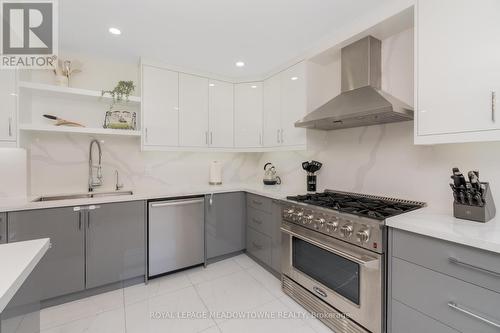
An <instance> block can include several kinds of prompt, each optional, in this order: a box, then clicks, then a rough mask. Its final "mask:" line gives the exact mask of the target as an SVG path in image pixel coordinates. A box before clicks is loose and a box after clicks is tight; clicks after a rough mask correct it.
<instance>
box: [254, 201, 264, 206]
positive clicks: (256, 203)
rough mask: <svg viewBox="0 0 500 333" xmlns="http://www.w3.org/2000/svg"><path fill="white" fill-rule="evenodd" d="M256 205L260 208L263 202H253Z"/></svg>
mask: <svg viewBox="0 0 500 333" xmlns="http://www.w3.org/2000/svg"><path fill="white" fill-rule="evenodd" d="M252 202H253V204H254V205H257V206H260V205H262V201H257V200H252Z"/></svg>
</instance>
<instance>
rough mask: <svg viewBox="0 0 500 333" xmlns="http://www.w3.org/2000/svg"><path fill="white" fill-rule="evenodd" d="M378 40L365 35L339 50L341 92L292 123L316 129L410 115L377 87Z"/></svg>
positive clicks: (409, 109)
mask: <svg viewBox="0 0 500 333" xmlns="http://www.w3.org/2000/svg"><path fill="white" fill-rule="evenodd" d="M381 54H382V42H381V41H380V40H378V39H376V38H374V37H372V36H368V37H365V38H363V39H361V40H359V41H357V42H354V43H352V44H350V45H348V46H346V47H344V48H342V50H341V55H340V56H341V66H342V70H341V72H342V73H341V75H342V80H341V93H340V95H338V96H337V97H335V98H333V99H332V100H330V101H329V102H327V103H326V104H324V105H323V106H321V107H319V108H318V109H316V110H314V111H312V112H311V113H309V114H307V115H306V116H305V117H304V118H303V119H302V120H299V121H298V122H296V123H295V127H304V128H312V129H320V130H334V129H341V128H350V127H360V126H369V125H376V124H385V123H393V122H399V121H407V120H412V119H413V108H412V107H411V106H409V105H407V104H406V103H404V102H402V101H400V100H398V99H397V98H395V97H394V96H391V95H389V94H387V93H385V92H383V91H381V76H382V73H381V72H382V70H381V67H382V60H381Z"/></svg>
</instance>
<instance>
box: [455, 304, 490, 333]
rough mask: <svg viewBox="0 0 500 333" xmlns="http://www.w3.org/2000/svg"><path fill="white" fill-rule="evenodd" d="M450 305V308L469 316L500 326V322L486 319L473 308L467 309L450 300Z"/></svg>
mask: <svg viewBox="0 0 500 333" xmlns="http://www.w3.org/2000/svg"><path fill="white" fill-rule="evenodd" d="M448 306H449V307H450V308H452V309H453V310H456V311H458V312H461V313H463V314H465V315H468V316H471V317H473V318H476V319H478V320H480V321H482V322H484V323H486V324H488V325H491V326H493V327H496V328H500V324H499V323H495V322H494V321H492V320H489V319H486V318H484V317H483V316H480V315H478V314H475V313H474V312H472V311H471V310H469V309H466V308H465V307H462V306H460V305H458V304H457V303H455V302H448Z"/></svg>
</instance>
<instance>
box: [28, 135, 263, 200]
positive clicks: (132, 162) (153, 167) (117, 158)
mask: <svg viewBox="0 0 500 333" xmlns="http://www.w3.org/2000/svg"><path fill="white" fill-rule="evenodd" d="M91 139H92V137H90V136H86V135H82V136H72V135H61V134H48V133H40V134H36V135H35V136H34V137H32V138H31V140H29V147H28V148H29V149H28V160H29V163H28V165H29V171H28V174H29V178H30V184H31V186H30V188H31V194H32V195H39V194H57V193H71V192H82V191H86V190H87V181H88V159H89V144H90V140H91ZM100 139H102V141H101V143H102V149H103V157H102V165H103V176H104V184H103V186H102V187H101V188H100V189H99V190H114V186H115V174H114V172H115V170H118V172H119V174H120V182H121V183H123V184H124V186H125V188H132V189H135V190H140V191H145V190H148V191H155V190H160V189H162V188H166V187H167V188H168V187H182V186H196V185H206V184H207V183H208V179H209V166H210V162H211V161H213V160H218V161H220V162H221V163H222V165H223V173H222V174H223V182H225V183H242V182H248V181H252V182H253V181H254V180H255V179H257V178H258V174H259V170H260V167H258V165H257V163H258V162H259V155H258V154H242V153H187V152H179V153H177V152H141V151H140V143H139V139H137V138H118V137H109V138H108V137H102V138H100ZM94 148H95V147H94ZM96 155H97V154H95V156H96ZM259 176H260V175H259Z"/></svg>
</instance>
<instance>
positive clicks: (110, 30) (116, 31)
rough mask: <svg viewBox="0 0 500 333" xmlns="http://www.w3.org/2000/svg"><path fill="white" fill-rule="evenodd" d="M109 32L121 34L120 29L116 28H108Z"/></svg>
mask: <svg viewBox="0 0 500 333" xmlns="http://www.w3.org/2000/svg"><path fill="white" fill-rule="evenodd" d="M109 33H110V34H112V35H121V34H122V32H121V30H120V29H118V28H109Z"/></svg>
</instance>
